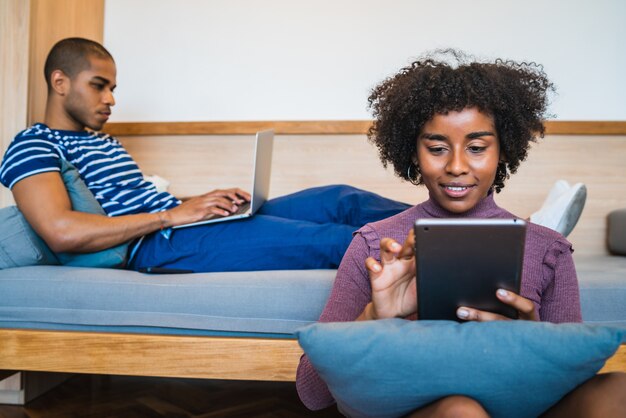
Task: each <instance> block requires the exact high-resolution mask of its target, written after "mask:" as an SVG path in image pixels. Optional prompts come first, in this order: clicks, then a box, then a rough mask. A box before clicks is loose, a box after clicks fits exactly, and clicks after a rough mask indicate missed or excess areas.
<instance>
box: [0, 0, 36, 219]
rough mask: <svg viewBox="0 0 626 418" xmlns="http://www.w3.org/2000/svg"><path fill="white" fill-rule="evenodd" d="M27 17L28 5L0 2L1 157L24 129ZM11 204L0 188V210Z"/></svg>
mask: <svg viewBox="0 0 626 418" xmlns="http://www.w3.org/2000/svg"><path fill="white" fill-rule="evenodd" d="M29 14H30V3H29V2H28V1H24V0H2V1H0V51H2V59H0V153H4V150H6V149H7V147H8V146H9V143H11V140H12V139H13V137H14V136H15V134H16V133H18V132H19V131H21V130H22V129H24V127H25V126H26V114H27V112H26V106H27V102H28V34H29V30H28V16H29ZM10 204H13V198H12V196H11V192H10V191H9V189H7V188H5V187H0V207H4V206H8V205H10Z"/></svg>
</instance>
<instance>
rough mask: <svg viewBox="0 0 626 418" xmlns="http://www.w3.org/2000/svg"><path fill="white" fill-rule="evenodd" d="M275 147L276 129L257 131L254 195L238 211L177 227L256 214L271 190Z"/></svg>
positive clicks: (224, 220)
mask: <svg viewBox="0 0 626 418" xmlns="http://www.w3.org/2000/svg"><path fill="white" fill-rule="evenodd" d="M273 148H274V131H273V130H272V129H269V130H266V131H260V132H257V133H256V138H255V151H254V177H253V180H252V195H251V197H250V202H249V203H247V204H245V205H242V206H241V207H240V208H239V210H238V211H237V212H236V213H233V214H231V215H228V216H221V215H213V216H211V217H210V218H208V219H205V220H203V221H199V222H193V223H190V224H184V225H177V226H174V227H173V228H174V229H177V228H187V227H189V226H196V225H205V224H211V223H215V222H226V221H234V220H235V219H242V218H249V217H250V216H252V215H254V214H255V213H256V212H257V211H258V210H259V208H260V207H261V206H263V204H264V203H265V201H266V200H267V196H268V194H269V190H270V175H271V172H272V149H273Z"/></svg>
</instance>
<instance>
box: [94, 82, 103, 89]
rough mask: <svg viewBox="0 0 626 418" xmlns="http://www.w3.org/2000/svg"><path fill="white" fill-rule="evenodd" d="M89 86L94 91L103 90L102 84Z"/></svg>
mask: <svg viewBox="0 0 626 418" xmlns="http://www.w3.org/2000/svg"><path fill="white" fill-rule="evenodd" d="M91 85H92V86H93V88H94V89H96V90H102V89H103V88H104V84H99V83H91Z"/></svg>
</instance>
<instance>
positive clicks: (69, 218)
mask: <svg viewBox="0 0 626 418" xmlns="http://www.w3.org/2000/svg"><path fill="white" fill-rule="evenodd" d="M12 192H13V196H14V198H15V202H16V204H17V206H18V208H19V209H20V211H21V212H22V213H23V214H24V217H25V218H26V220H27V221H28V223H29V224H30V225H31V226H32V228H33V229H34V230H35V231H36V232H37V234H39V236H41V238H43V240H44V241H45V242H46V243H47V244H48V246H49V247H50V248H51V249H52V250H53V251H55V252H81V253H82V252H94V251H100V250H103V249H105V248H110V247H113V246H115V245H118V244H121V243H123V242H126V241H129V240H131V239H134V238H138V237H141V236H143V235H146V234H149V233H151V232H154V231H156V230H159V229H160V228H166V227H171V226H175V225H181V224H184V223H189V222H197V221H200V220H202V219H205V218H206V217H208V216H209V215H212V214H219V215H228V214H230V213H231V212H234V211H236V210H237V204H238V203H242V202H243V201H246V200H249V198H250V197H249V195H248V193H246V192H244V191H242V190H239V189H228V190H215V191H212V192H210V193H207V194H204V195H202V196H197V197H194V198H191V199H189V200H187V201H186V202H184V203H183V204H181V205H180V206H177V207H175V208H173V209H170V210H168V211H165V212H160V213H142V214H136V215H124V216H117V217H108V216H103V215H94V214H89V213H83V212H76V211H73V210H72V204H71V201H70V199H69V196H68V194H67V190H66V189H65V185H64V183H63V180H62V178H61V175H60V174H59V173H57V172H49V173H42V174H37V175H34V176H30V177H27V178H25V179H23V180H20V181H19V182H18V183H16V184H15V185H14V186H13V189H12Z"/></svg>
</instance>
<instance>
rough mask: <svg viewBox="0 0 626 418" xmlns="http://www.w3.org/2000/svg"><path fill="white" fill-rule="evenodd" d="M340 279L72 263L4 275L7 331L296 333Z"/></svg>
mask: <svg viewBox="0 0 626 418" xmlns="http://www.w3.org/2000/svg"><path fill="white" fill-rule="evenodd" d="M335 274H336V271H335V270H299V271H290V270H282V271H260V272H229V273H195V274H179V275H168V274H164V275H146V274H142V273H137V272H134V271H127V270H113V269H94V268H79V267H66V266H31V267H20V268H15V269H6V270H1V271H0V295H2V297H1V298H0V327H2V326H19V323H23V324H27V326H28V327H34V328H39V327H40V328H49V325H50V324H52V325H55V324H56V325H64V324H75V325H86V326H94V327H95V329H97V327H101V326H120V327H129V326H140V327H166V328H176V329H190V330H217V331H233V332H262V333H288V334H290V333H293V332H294V330H295V329H296V328H299V327H301V326H303V325H307V324H310V323H312V322H315V321H317V319H318V318H319V315H320V313H321V311H322V309H323V307H324V305H325V303H326V300H327V299H328V296H329V294H330V289H331V287H332V284H333V281H334V278H335ZM7 324H9V325H7ZM53 328H54V327H53Z"/></svg>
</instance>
